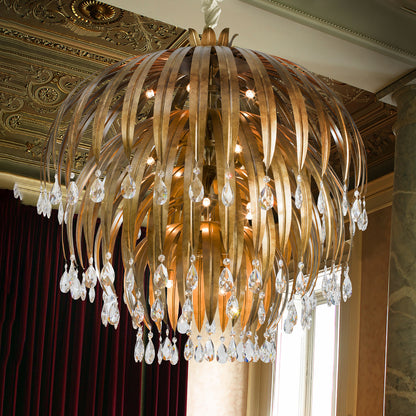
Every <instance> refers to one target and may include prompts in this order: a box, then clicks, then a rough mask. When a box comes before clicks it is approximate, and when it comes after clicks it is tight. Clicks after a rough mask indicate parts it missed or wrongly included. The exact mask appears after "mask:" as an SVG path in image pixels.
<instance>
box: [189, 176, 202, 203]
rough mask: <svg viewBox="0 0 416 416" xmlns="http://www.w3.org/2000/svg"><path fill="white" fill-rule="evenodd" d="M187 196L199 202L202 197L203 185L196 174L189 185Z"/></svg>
mask: <svg viewBox="0 0 416 416" xmlns="http://www.w3.org/2000/svg"><path fill="white" fill-rule="evenodd" d="M189 198H190V199H191V201H193V202H201V201H202V199H203V198H204V185H202V182H201V180H200V179H199V177H198V176H197V175H195V176H194V179H193V181H192V182H191V184H190V185H189Z"/></svg>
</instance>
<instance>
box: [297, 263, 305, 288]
mask: <svg viewBox="0 0 416 416" xmlns="http://www.w3.org/2000/svg"><path fill="white" fill-rule="evenodd" d="M298 267H299V272H298V275H297V276H296V285H295V287H296V293H303V292H304V291H305V289H306V284H305V277H304V274H303V272H302V269H303V263H302V262H299V264H298Z"/></svg>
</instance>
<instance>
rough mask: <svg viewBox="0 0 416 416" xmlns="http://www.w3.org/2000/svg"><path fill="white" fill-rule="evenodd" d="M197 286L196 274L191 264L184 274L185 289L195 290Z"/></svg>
mask: <svg viewBox="0 0 416 416" xmlns="http://www.w3.org/2000/svg"><path fill="white" fill-rule="evenodd" d="M197 286H198V273H197V271H196V268H195V266H194V264H193V263H191V265H190V266H189V270H188V273H187V274H186V287H187V289H189V290H195V289H196V288H197Z"/></svg>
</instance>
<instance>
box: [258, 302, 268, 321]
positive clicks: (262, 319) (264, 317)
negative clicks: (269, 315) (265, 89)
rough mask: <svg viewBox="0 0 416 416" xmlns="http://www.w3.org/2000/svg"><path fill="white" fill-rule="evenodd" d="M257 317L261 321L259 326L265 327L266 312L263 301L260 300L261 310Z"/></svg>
mask: <svg viewBox="0 0 416 416" xmlns="http://www.w3.org/2000/svg"><path fill="white" fill-rule="evenodd" d="M257 316H258V319H259V324H260V325H263V324H264V322H265V320H266V310H265V309H264V303H263V299H261V300H260V305H259V309H258V311H257Z"/></svg>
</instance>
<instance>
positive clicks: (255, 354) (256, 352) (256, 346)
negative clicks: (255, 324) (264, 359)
mask: <svg viewBox="0 0 416 416" xmlns="http://www.w3.org/2000/svg"><path fill="white" fill-rule="evenodd" d="M259 359H260V348H259V344H258V343H257V339H256V341H255V342H254V349H253V362H254V363H256V362H257V361H259Z"/></svg>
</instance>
